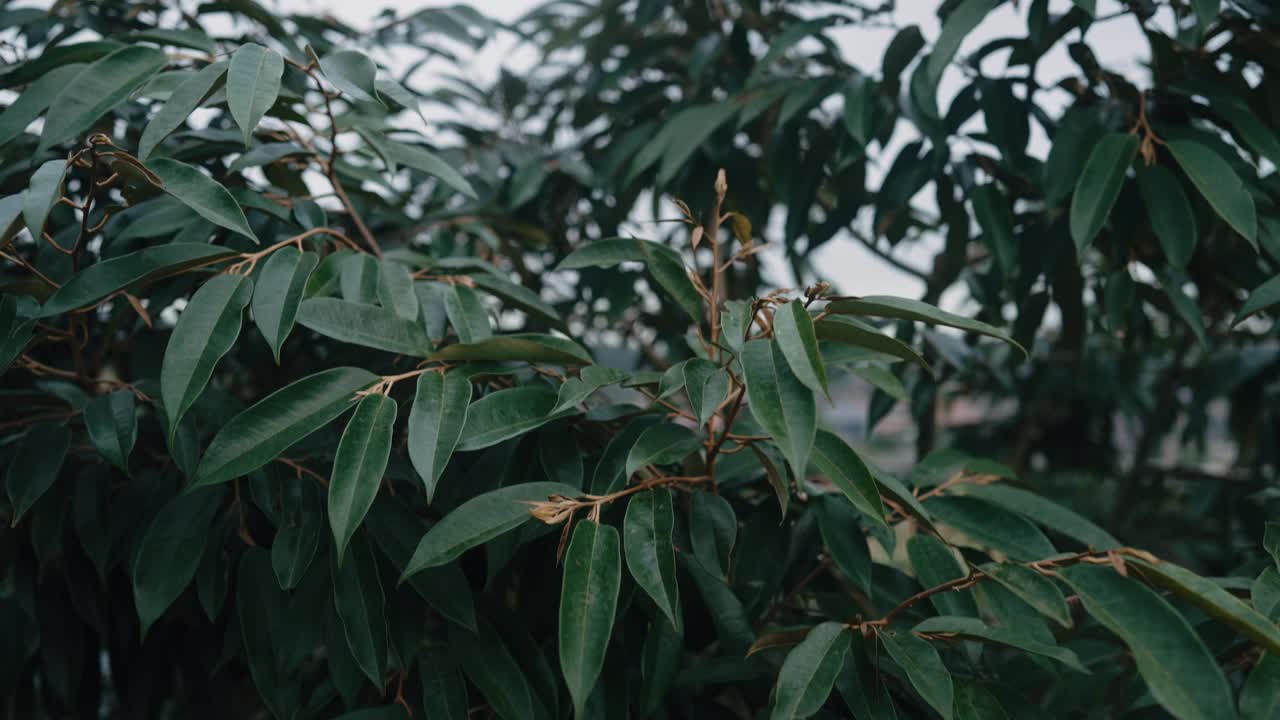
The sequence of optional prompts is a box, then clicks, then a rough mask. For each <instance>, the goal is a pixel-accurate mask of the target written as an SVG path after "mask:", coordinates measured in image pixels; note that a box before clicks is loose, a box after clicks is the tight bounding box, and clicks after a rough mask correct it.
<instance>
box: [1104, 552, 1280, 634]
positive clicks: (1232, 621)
mask: <svg viewBox="0 0 1280 720" xmlns="http://www.w3.org/2000/svg"><path fill="white" fill-rule="evenodd" d="M1125 562H1126V563H1128V564H1129V565H1130V566H1132V567H1136V568H1137V570H1138V573H1139V574H1140V575H1141V576H1142V577H1143V578H1144V579H1146V580H1148V581H1149V582H1151V583H1152V584H1155V585H1159V586H1161V587H1163V588H1165V589H1167V590H1169V591H1170V592H1172V593H1173V594H1174V595H1177V596H1178V597H1180V598H1182V599H1183V600H1186V601H1187V602H1190V603H1191V604H1192V605H1195V606H1196V607H1198V608H1200V609H1201V610H1203V611H1205V612H1206V613H1208V614H1209V615H1212V616H1213V617H1215V618H1217V619H1219V620H1221V621H1222V622H1224V623H1226V624H1228V625H1230V626H1232V627H1233V628H1235V629H1236V632H1238V633H1240V634H1241V635H1244V636H1245V637H1248V638H1251V639H1252V640H1253V641H1254V642H1256V643H1258V644H1259V645H1261V646H1262V647H1263V648H1265V649H1266V650H1267V652H1272V653H1280V628H1277V627H1276V624H1275V623H1274V622H1272V621H1271V620H1269V619H1268V618H1266V617H1265V616H1263V615H1261V614H1259V613H1258V611H1256V610H1254V609H1253V608H1251V607H1249V606H1248V605H1246V604H1245V603H1244V602H1242V601H1241V600H1240V599H1239V598H1237V597H1236V596H1235V595H1232V594H1231V593H1229V592H1227V591H1226V590H1224V589H1222V587H1221V586H1219V585H1218V584H1217V583H1215V582H1213V581H1212V580H1209V579H1206V578H1202V577H1200V576H1199V575H1196V574H1195V573H1193V572H1191V571H1190V570H1187V569H1186V568H1183V567H1179V566H1177V565H1174V564H1173V563H1171V562H1168V561H1167V560H1165V561H1160V562H1148V561H1146V560H1142V559H1141V558H1133V557H1126V558H1125Z"/></svg>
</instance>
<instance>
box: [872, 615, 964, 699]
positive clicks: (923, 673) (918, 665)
mask: <svg viewBox="0 0 1280 720" xmlns="http://www.w3.org/2000/svg"><path fill="white" fill-rule="evenodd" d="M879 638H880V644H882V645H884V649H885V650H886V651H887V652H888V653H889V657H891V658H893V661H894V662H896V663H898V665H899V666H900V667H901V668H902V670H903V671H904V672H906V674H907V679H908V680H910V681H911V686H912V687H914V688H915V689H916V692H918V693H920V697H922V698H924V700H925V702H927V703H929V705H930V706H932V707H933V709H934V710H937V711H938V714H940V715H942V717H943V718H944V720H951V712H952V705H953V703H954V698H955V687H954V685H953V684H952V681H951V673H949V672H947V668H946V666H944V665H943V664H942V658H940V657H938V651H937V650H935V649H934V647H933V646H932V645H930V644H929V643H928V642H926V641H924V640H921V639H920V638H918V637H916V636H915V635H913V634H911V633H910V632H908V631H905V630H884V631H882V632H881V633H880V634H879Z"/></svg>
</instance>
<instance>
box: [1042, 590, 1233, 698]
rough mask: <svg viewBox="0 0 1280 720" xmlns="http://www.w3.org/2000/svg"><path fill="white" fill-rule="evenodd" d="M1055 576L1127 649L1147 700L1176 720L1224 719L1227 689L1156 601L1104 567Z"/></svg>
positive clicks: (1198, 646) (1172, 614)
mask: <svg viewBox="0 0 1280 720" xmlns="http://www.w3.org/2000/svg"><path fill="white" fill-rule="evenodd" d="M1058 577H1059V578H1061V579H1062V580H1063V581H1064V582H1066V583H1067V585H1069V586H1070V587H1071V589H1072V590H1073V591H1075V593H1076V594H1077V595H1079V596H1080V600H1081V601H1082V602H1083V603H1084V608H1085V610H1087V611H1088V612H1089V614H1090V615H1092V616H1093V617H1094V619H1096V620H1097V621H1098V622H1099V623H1101V624H1102V625H1103V627H1105V628H1107V629H1108V630H1110V631H1111V632H1113V633H1115V634H1116V635H1117V636H1118V637H1119V638H1120V639H1121V640H1122V641H1124V644H1125V645H1126V646H1128V648H1129V652H1130V653H1131V654H1132V655H1133V659H1134V662H1135V663H1136V664H1137V666H1138V672H1139V673H1140V674H1141V675H1142V679H1143V680H1145V681H1146V682H1147V689H1148V690H1150V691H1151V696H1152V697H1153V698H1155V700H1156V702H1158V703H1160V705H1162V706H1163V707H1164V708H1165V709H1166V710H1168V711H1169V712H1170V713H1172V714H1173V715H1174V716H1175V717H1177V718H1180V720H1201V719H1213V718H1230V717H1233V716H1234V715H1235V712H1234V710H1233V709H1232V708H1233V703H1232V697H1231V690H1230V688H1229V687H1228V686H1227V681H1226V680H1225V679H1224V678H1223V676H1222V670H1221V669H1220V668H1219V667H1218V664H1217V663H1216V662H1215V661H1214V659H1213V656H1212V655H1211V654H1210V653H1209V650H1208V649H1207V648H1206V647H1205V645H1204V641H1202V640H1201V639H1200V637H1199V636H1198V635H1197V634H1196V632H1195V630H1193V629H1192V628H1191V626H1190V625H1189V624H1187V621H1186V619H1184V618H1183V617H1182V616H1181V615H1180V614H1178V612H1177V611H1176V610H1174V609H1173V608H1172V607H1170V606H1169V604H1168V603H1167V602H1165V601H1164V600H1163V599H1161V597H1160V596H1159V595H1157V594H1155V593H1154V592H1152V591H1151V590H1149V589H1147V588H1146V587H1144V586H1143V585H1142V584H1141V583H1139V582H1138V581H1136V580H1133V579H1131V578H1126V577H1121V576H1120V575H1119V574H1117V573H1116V572H1115V571H1114V570H1112V569H1111V568H1110V567H1103V566H1100V565H1075V566H1072V567H1068V568H1064V569H1063V570H1061V571H1060V572H1059V573H1058Z"/></svg>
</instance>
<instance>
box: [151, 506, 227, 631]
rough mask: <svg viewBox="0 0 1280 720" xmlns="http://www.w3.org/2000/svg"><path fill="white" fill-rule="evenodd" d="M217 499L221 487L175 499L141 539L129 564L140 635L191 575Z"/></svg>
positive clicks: (205, 537) (162, 612)
mask: <svg viewBox="0 0 1280 720" xmlns="http://www.w3.org/2000/svg"><path fill="white" fill-rule="evenodd" d="M221 495H222V493H221V489H219V488H206V489H203V490H198V491H196V492H190V493H183V494H181V495H178V496H177V497H175V498H174V499H172V500H170V501H169V502H168V503H166V504H165V506H164V507H162V508H161V509H160V511H159V512H158V513H157V514H156V516H155V518H154V519H153V520H152V521H151V524H150V525H149V526H148V527H147V531H146V534H144V535H143V536H142V542H141V544H139V545H138V554H137V557H136V558H135V560H134V563H133V600H134V604H135V605H136V606H137V608H138V620H139V621H140V622H141V624H142V635H143V637H145V636H146V634H147V630H148V629H150V628H151V625H152V623H154V622H155V621H156V620H157V619H159V617H160V616H161V615H163V614H164V612H165V611H166V610H168V609H169V606H170V605H172V604H173V601H174V600H175V599H177V597H178V595H180V594H181V593H182V591H183V590H184V589H185V588H186V587H187V585H189V584H190V583H191V579H192V578H194V577H195V575H196V569H197V568H198V567H199V565H200V558H201V556H202V555H203V554H204V548H205V543H206V542H207V541H208V534H209V524H210V523H211V522H213V516H214V514H215V513H217V511H218V508H219V506H220V502H219V501H220V498H221Z"/></svg>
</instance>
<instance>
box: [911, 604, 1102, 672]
mask: <svg viewBox="0 0 1280 720" xmlns="http://www.w3.org/2000/svg"><path fill="white" fill-rule="evenodd" d="M912 632H917V633H929V634H933V633H936V634H940V635H957V636H960V637H963V638H972V639H977V640H985V641H987V642H992V643H997V644H999V645H1008V646H1009V647H1013V648H1017V649H1019V650H1022V651H1024V652H1028V653H1031V654H1033V655H1043V656H1045V657H1048V658H1053V659H1054V660H1057V661H1058V662H1060V663H1062V664H1063V665H1066V666H1067V667H1069V668H1071V669H1072V670H1076V671H1079V672H1082V673H1087V672H1089V671H1088V670H1086V669H1085V667H1084V665H1082V664H1080V658H1078V657H1076V654H1075V653H1073V652H1071V651H1070V650H1067V649H1066V648H1061V647H1058V646H1057V645H1046V644H1044V643H1042V642H1040V641H1038V640H1036V639H1035V638H1032V637H1030V636H1027V635H1023V634H1021V633H1019V632H1017V631H1016V630H1013V629H1010V628H1004V627H998V626H994V625H987V624H984V623H983V622H982V621H981V620H979V619H977V618H973V617H953V616H943V617H932V618H929V619H927V620H925V621H924V622H922V623H920V624H919V625H916V626H915V628H914V630H913V631H912Z"/></svg>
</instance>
